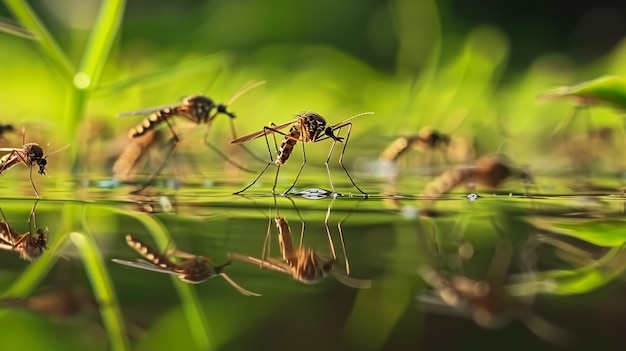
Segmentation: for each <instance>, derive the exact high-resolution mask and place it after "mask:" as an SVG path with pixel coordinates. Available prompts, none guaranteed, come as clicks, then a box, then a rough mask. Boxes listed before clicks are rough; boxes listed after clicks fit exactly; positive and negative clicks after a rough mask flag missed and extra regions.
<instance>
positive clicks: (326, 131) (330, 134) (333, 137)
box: [324, 127, 344, 143]
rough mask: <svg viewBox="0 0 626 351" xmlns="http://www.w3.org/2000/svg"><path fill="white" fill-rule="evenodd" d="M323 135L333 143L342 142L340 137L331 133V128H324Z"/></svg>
mask: <svg viewBox="0 0 626 351" xmlns="http://www.w3.org/2000/svg"><path fill="white" fill-rule="evenodd" d="M324 134H326V135H327V136H328V137H329V138H331V139H333V140H334V141H338V142H340V143H341V142H343V139H344V138H342V137H338V136H336V135H335V132H333V128H332V127H326V129H325V130H324Z"/></svg>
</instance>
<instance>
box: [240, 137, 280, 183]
mask: <svg viewBox="0 0 626 351" xmlns="http://www.w3.org/2000/svg"><path fill="white" fill-rule="evenodd" d="M263 129H269V130H271V128H267V127H263ZM265 144H266V145H267V153H268V154H269V155H270V161H269V162H268V163H267V164H266V165H265V167H263V169H262V170H261V172H260V173H259V175H258V176H257V177H256V178H254V180H253V181H252V183H250V184H248V186H246V187H245V188H243V189H241V190H239V191H237V192H234V193H233V194H235V195H236V194H241V193H243V192H244V191H246V190H248V188H250V187H251V186H253V185H254V184H255V183H256V182H257V181H258V180H259V178H261V176H262V175H263V173H265V171H267V169H268V168H269V166H270V165H271V164H272V163H274V157H273V156H272V149H271V148H270V142H269V140H268V139H267V134H265ZM279 170H280V166H279V167H278V170H276V179H275V180H274V188H272V194H273V193H274V189H275V188H276V180H278V171H279Z"/></svg>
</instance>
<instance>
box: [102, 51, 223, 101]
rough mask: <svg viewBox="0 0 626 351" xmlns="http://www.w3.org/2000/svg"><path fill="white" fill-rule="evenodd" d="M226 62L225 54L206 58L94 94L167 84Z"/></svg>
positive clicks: (105, 87)
mask: <svg viewBox="0 0 626 351" xmlns="http://www.w3.org/2000/svg"><path fill="white" fill-rule="evenodd" d="M226 60H227V56H226V55H225V54H223V53H217V54H213V55H208V56H204V57H201V58H198V59H196V60H193V61H191V62H183V63H181V64H179V65H177V66H174V67H170V68H167V69H164V70H161V71H158V72H154V73H151V74H147V75H144V76H140V77H130V78H126V79H122V80H120V81H117V82H114V83H111V84H107V85H101V86H98V87H97V88H96V90H95V92H94V94H96V95H107V94H111V93H114V94H115V93H119V92H120V91H122V90H124V89H127V88H129V87H132V86H140V85H141V86H145V85H150V84H160V83H167V82H170V81H172V80H175V78H179V77H180V76H181V75H182V74H191V73H195V72H201V71H205V70H207V67H214V66H222V65H223V64H224V62H225V61H226Z"/></svg>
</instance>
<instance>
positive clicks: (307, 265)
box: [228, 199, 372, 289]
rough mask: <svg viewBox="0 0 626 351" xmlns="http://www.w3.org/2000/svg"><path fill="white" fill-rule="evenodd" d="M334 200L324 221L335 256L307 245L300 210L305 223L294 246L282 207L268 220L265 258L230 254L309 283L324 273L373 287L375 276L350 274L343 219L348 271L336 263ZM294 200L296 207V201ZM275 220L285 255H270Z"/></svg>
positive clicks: (350, 283) (344, 281)
mask: <svg viewBox="0 0 626 351" xmlns="http://www.w3.org/2000/svg"><path fill="white" fill-rule="evenodd" d="M290 200H291V199H290ZM291 201H293V200H291ZM333 202H334V199H333V200H332V201H331V203H330V204H329V206H328V211H327V214H326V219H325V221H324V226H325V228H326V233H327V236H328V244H329V247H330V251H331V257H324V256H323V255H321V254H319V253H318V252H316V251H314V250H313V249H311V248H309V247H306V246H304V245H303V238H304V227H305V224H304V220H303V218H302V215H301V214H300V212H299V211H298V214H299V216H300V220H301V223H302V225H301V230H300V243H299V245H298V246H297V247H296V246H294V244H293V240H292V235H291V227H290V226H289V223H288V222H287V219H286V218H284V217H283V216H281V215H280V214H279V212H278V207H277V208H276V216H275V217H274V218H272V219H270V220H269V222H268V226H267V233H266V236H265V241H264V243H263V251H262V253H261V258H256V257H253V256H246V255H242V254H238V253H229V254H228V256H229V257H230V258H232V259H235V260H239V261H243V262H248V263H252V264H255V265H258V266H259V267H260V268H261V269H264V268H268V269H271V270H274V271H277V272H282V273H285V274H288V275H290V276H291V277H292V278H293V279H295V280H297V281H300V282H302V283H305V284H316V283H319V282H320V281H321V280H322V279H323V278H324V277H326V276H327V275H329V274H331V275H333V276H334V277H335V278H336V279H337V280H338V281H339V282H340V283H342V284H344V285H346V286H349V287H352V288H357V289H367V288H370V287H371V285H372V282H371V280H369V279H356V278H352V277H350V265H349V263H348V257H347V255H346V249H345V244H344V241H343V232H342V230H341V223H339V224H338V227H339V234H340V238H341V246H342V249H343V254H344V258H345V272H344V271H341V270H339V269H337V267H336V261H337V254H336V252H335V245H334V243H333V239H332V234H331V231H330V228H329V226H328V219H329V217H330V212H331V207H332V204H333ZM292 203H293V202H292ZM293 204H294V207H295V203H293ZM296 210H297V208H296ZM272 222H274V224H275V226H276V229H277V232H278V244H279V247H280V252H281V256H282V257H281V258H274V257H270V247H271V238H270V236H271V232H272Z"/></svg>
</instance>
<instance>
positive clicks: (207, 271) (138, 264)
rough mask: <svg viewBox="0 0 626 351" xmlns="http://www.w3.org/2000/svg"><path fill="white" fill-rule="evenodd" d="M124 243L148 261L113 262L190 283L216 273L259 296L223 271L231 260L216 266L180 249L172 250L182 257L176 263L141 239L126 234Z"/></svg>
mask: <svg viewBox="0 0 626 351" xmlns="http://www.w3.org/2000/svg"><path fill="white" fill-rule="evenodd" d="M126 243H127V244H128V246H130V247H132V248H133V249H135V251H137V252H138V253H140V254H141V255H142V256H143V257H145V258H146V259H148V260H149V261H144V260H137V261H135V262H131V261H125V260H119V259H113V262H116V263H120V264H123V265H126V266H130V267H135V268H141V269H146V270H151V271H155V272H161V273H168V274H174V275H176V276H177V277H178V279H180V280H181V281H183V282H185V283H190V284H199V283H202V282H205V281H207V280H209V279H211V278H213V277H214V276H216V275H219V276H221V277H222V278H224V279H225V280H226V281H227V282H228V283H229V284H230V285H232V286H233V287H234V288H235V289H237V290H238V291H239V292H240V293H242V294H243V295H246V296H260V295H259V294H256V293H253V292H251V291H248V290H246V289H244V288H242V287H241V286H239V285H237V283H235V282H234V281H233V280H232V279H230V277H228V275H226V273H224V271H223V269H224V267H226V266H228V265H230V264H231V263H232V262H231V261H228V262H226V263H224V264H222V265H219V266H216V265H215V264H214V263H213V261H211V260H210V259H208V258H206V257H203V256H194V255H191V254H188V253H184V252H180V251H173V253H172V255H173V256H177V257H181V258H183V259H184V260H183V261H181V262H180V263H176V262H174V261H172V260H170V259H169V258H168V257H167V256H166V255H164V254H161V253H159V252H158V251H156V250H154V249H153V248H151V247H150V246H148V245H147V244H146V243H144V242H143V241H141V240H139V239H136V238H134V237H133V236H131V235H126Z"/></svg>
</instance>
